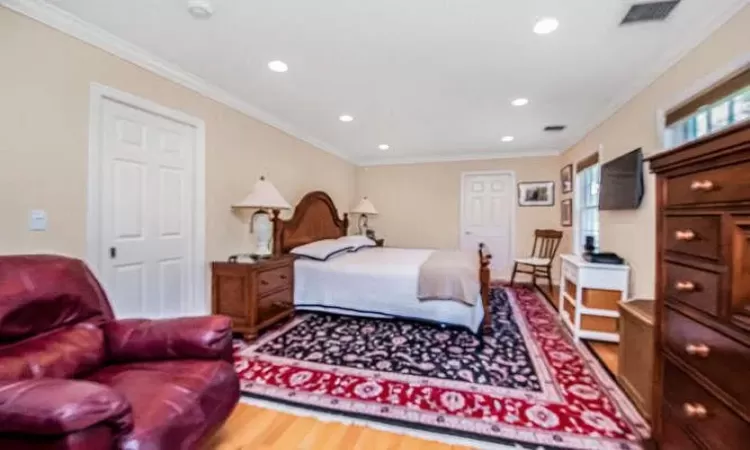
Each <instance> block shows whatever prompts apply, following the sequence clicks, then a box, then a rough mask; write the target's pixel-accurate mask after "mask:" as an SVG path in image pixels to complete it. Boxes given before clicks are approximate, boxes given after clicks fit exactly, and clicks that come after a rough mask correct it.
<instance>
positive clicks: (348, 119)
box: [339, 114, 354, 122]
mask: <svg viewBox="0 0 750 450" xmlns="http://www.w3.org/2000/svg"><path fill="white" fill-rule="evenodd" d="M339 120H340V121H342V122H351V121H352V120H354V117H352V116H350V115H347V114H344V115H343V116H339Z"/></svg>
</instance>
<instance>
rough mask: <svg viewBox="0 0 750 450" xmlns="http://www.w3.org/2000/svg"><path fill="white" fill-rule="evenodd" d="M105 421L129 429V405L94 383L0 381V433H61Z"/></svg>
mask: <svg viewBox="0 0 750 450" xmlns="http://www.w3.org/2000/svg"><path fill="white" fill-rule="evenodd" d="M98 424H106V425H108V426H109V427H110V428H112V429H113V430H114V433H113V434H114V435H121V434H124V433H128V432H130V430H132V428H133V418H132V415H131V408H130V404H129V403H128V401H127V400H125V398H124V397H123V396H122V395H120V394H119V393H117V392H115V391H114V390H112V389H110V388H108V387H106V386H102V385H99V384H96V383H90V382H87V381H77V380H61V379H54V378H42V379H38V380H21V381H0V433H20V434H34V435H61V434H67V433H72V432H76V431H81V430H84V429H86V428H89V427H92V426H94V425H98Z"/></svg>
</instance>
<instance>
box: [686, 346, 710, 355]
mask: <svg viewBox="0 0 750 450" xmlns="http://www.w3.org/2000/svg"><path fill="white" fill-rule="evenodd" d="M685 352H686V353H687V354H688V355H691V356H700V357H701V358H707V357H708V354H709V353H711V348H710V347H709V346H708V345H706V344H688V345H686V346H685Z"/></svg>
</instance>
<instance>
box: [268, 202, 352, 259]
mask: <svg viewBox="0 0 750 450" xmlns="http://www.w3.org/2000/svg"><path fill="white" fill-rule="evenodd" d="M273 225H274V231H273V253H274V255H281V254H284V253H289V252H290V251H291V250H292V249H293V248H295V247H299V246H300V245H305V244H309V243H310V242H315V241H320V240H322V239H336V238H339V237H341V236H346V233H347V230H348V229H349V217H348V214H346V213H344V218H343V219H339V213H338V211H337V210H336V205H334V204H333V200H331V197H329V196H328V194H326V193H325V192H323V191H314V192H310V193H308V194H306V195H305V196H304V197H302V200H300V202H299V204H297V207H296V208H294V214H293V215H292V218H291V219H289V220H282V219H280V218H279V216H278V212H275V213H274V218H273Z"/></svg>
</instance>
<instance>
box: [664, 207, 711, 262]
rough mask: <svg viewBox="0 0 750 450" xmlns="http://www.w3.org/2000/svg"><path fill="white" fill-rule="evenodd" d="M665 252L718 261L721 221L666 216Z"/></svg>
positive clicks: (700, 217) (707, 217) (695, 217)
mask: <svg viewBox="0 0 750 450" xmlns="http://www.w3.org/2000/svg"><path fill="white" fill-rule="evenodd" d="M664 229H665V233H666V236H665V242H666V244H665V245H666V247H667V250H670V251H673V252H679V253H685V254H687V255H692V256H699V257H701V258H708V259H713V260H717V261H718V260H719V259H720V257H721V219H720V218H719V216H667V218H666V221H665V227H664Z"/></svg>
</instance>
